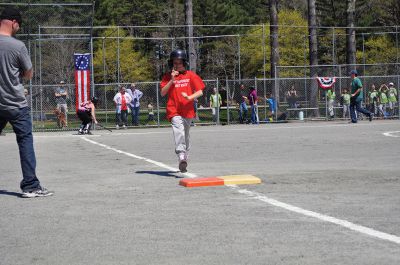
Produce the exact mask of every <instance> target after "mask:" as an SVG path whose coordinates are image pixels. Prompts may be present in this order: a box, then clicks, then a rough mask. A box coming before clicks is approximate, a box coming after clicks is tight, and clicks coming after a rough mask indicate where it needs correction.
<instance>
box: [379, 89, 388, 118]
mask: <svg viewBox="0 0 400 265" xmlns="http://www.w3.org/2000/svg"><path fill="white" fill-rule="evenodd" d="M387 90H388V87H387V86H386V84H382V85H381V86H380V87H379V93H378V95H379V113H380V115H382V117H383V118H384V119H386V118H387V112H386V107H387V103H388V102H389V100H388V97H387V94H386V92H387Z"/></svg>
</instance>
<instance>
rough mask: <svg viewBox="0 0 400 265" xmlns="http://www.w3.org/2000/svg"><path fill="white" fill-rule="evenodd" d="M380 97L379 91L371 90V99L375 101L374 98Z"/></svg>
mask: <svg viewBox="0 0 400 265" xmlns="http://www.w3.org/2000/svg"><path fill="white" fill-rule="evenodd" d="M377 97H378V91H371V92H369V99H370V101H371V102H374V99H375V98H377Z"/></svg>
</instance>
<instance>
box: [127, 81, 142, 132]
mask: <svg viewBox="0 0 400 265" xmlns="http://www.w3.org/2000/svg"><path fill="white" fill-rule="evenodd" d="M126 92H127V93H128V94H129V95H130V96H131V98H132V101H131V103H130V104H129V107H130V109H131V115H132V125H133V126H139V111H140V102H139V101H140V99H141V98H142V97H143V92H142V91H140V90H139V89H137V88H136V85H135V83H132V84H131V86H130V88H128V89H127V91H126Z"/></svg>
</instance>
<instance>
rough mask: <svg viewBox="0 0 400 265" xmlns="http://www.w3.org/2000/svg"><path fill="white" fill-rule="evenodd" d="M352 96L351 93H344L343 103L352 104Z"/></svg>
mask: <svg viewBox="0 0 400 265" xmlns="http://www.w3.org/2000/svg"><path fill="white" fill-rule="evenodd" d="M350 98H351V96H350V94H349V93H346V94H343V105H350Z"/></svg>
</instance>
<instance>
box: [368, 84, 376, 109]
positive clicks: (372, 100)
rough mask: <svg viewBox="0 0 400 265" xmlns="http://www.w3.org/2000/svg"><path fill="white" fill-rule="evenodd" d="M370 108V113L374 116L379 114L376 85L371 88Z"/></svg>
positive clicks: (369, 95) (369, 96)
mask: <svg viewBox="0 0 400 265" xmlns="http://www.w3.org/2000/svg"><path fill="white" fill-rule="evenodd" d="M368 106H369V111H371V112H372V113H373V114H374V115H377V114H378V91H377V90H376V87H375V85H374V84H372V86H371V91H369V92H368Z"/></svg>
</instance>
